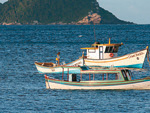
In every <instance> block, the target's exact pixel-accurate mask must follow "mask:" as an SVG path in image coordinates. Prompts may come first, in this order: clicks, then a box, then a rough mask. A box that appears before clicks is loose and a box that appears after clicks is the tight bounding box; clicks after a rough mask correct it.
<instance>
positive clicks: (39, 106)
mask: <svg viewBox="0 0 150 113" xmlns="http://www.w3.org/2000/svg"><path fill="white" fill-rule="evenodd" d="M95 31H96V41H99V42H100V43H108V39H109V38H111V43H121V42H123V43H124V45H123V46H121V47H120V49H119V54H118V55H119V56H120V55H124V54H127V53H131V52H135V51H138V50H141V49H144V48H146V46H150V25H96V26H95ZM80 35H82V37H80ZM94 42H95V38H94V32H93V26H92V25H87V26H80V25H78V26H76V25H55V26H53V25H49V26H42V25H39V26H29V25H24V26H0V112H1V113H3V112H6V113H8V112H13V113H22V112H29V113H32V112H42V113H43V112H47V113H60V112H61V113H66V112H67V113H80V112H81V113H95V112H96V113H100V112H101V113H104V112H105V113H110V112H111V113H116V112H118V113H119V112H130V113H146V112H147V113H148V112H150V98H149V94H150V90H92V91H91V90H47V89H46V87H45V79H44V76H43V74H39V73H38V72H37V70H36V67H35V65H34V62H35V61H39V62H55V58H56V54H57V52H60V56H61V62H64V61H65V62H66V63H68V62H70V61H73V60H76V59H78V58H79V56H81V55H82V50H81V49H80V48H81V47H89V46H90V45H91V44H93V43H94ZM143 68H145V69H147V70H146V71H140V72H133V74H135V76H134V77H135V78H143V77H146V76H150V73H149V68H150V67H149V65H148V63H147V59H146V60H145V63H144V66H143Z"/></svg>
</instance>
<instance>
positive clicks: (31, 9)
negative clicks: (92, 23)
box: [0, 0, 131, 24]
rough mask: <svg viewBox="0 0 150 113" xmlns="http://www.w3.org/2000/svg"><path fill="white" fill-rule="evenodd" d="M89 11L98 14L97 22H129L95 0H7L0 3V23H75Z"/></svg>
mask: <svg viewBox="0 0 150 113" xmlns="http://www.w3.org/2000/svg"><path fill="white" fill-rule="evenodd" d="M89 13H97V14H98V15H100V18H101V21H100V23H99V24H131V23H130V22H125V21H122V20H119V19H118V18H117V17H115V16H114V15H113V14H112V13H110V12H108V11H106V10H105V9H103V8H101V7H99V4H98V2H97V1H96V0H9V1H8V2H5V3H4V4H0V23H4V22H6V23H14V22H16V23H21V24H32V23H33V22H34V23H37V24H57V23H66V24H76V23H77V22H78V21H80V20H82V19H83V18H84V17H86V16H88V15H89Z"/></svg>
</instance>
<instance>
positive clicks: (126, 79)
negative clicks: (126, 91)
mask: <svg viewBox="0 0 150 113" xmlns="http://www.w3.org/2000/svg"><path fill="white" fill-rule="evenodd" d="M121 72H122V75H123V77H124V80H125V81H128V80H129V79H128V76H127V74H126V72H125V71H124V70H122V71H121Z"/></svg>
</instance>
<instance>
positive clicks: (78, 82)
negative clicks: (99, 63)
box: [45, 68, 150, 90]
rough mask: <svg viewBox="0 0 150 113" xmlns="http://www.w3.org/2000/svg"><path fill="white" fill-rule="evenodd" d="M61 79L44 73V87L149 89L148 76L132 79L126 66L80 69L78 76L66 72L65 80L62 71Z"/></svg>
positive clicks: (149, 81) (149, 79)
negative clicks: (120, 67)
mask: <svg viewBox="0 0 150 113" xmlns="http://www.w3.org/2000/svg"><path fill="white" fill-rule="evenodd" d="M55 77H56V75H55ZM61 79H62V80H60V79H55V78H52V77H48V76H47V75H45V83H46V88H47V89H64V90H82V89H83V90H96V89H101V90H103V89H104V90H108V89H109V90H110V89H111V90H113V89H123V90H130V89H135V90H143V89H144V90H145V89H150V77H146V78H142V79H136V80H132V73H131V71H130V70H129V69H127V68H124V69H123V68H122V69H119V68H113V69H106V68H101V69H99V70H94V69H93V70H81V73H80V74H79V76H77V74H67V77H66V80H65V76H64V73H62V78H61Z"/></svg>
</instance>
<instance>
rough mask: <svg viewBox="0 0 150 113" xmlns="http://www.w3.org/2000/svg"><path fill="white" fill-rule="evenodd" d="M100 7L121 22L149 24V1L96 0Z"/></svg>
mask: <svg viewBox="0 0 150 113" xmlns="http://www.w3.org/2000/svg"><path fill="white" fill-rule="evenodd" d="M97 1H98V2H99V5H100V7H103V8H104V9H106V10H108V11H110V12H112V13H113V14H114V15H115V16H116V17H118V18H119V19H122V20H126V21H131V22H134V23H137V24H150V0H97Z"/></svg>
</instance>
